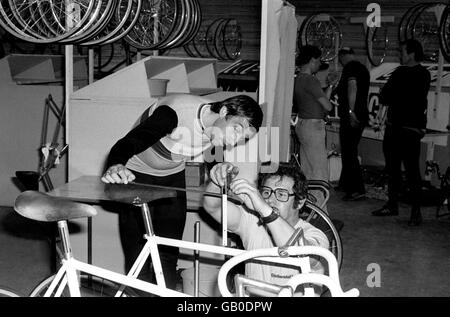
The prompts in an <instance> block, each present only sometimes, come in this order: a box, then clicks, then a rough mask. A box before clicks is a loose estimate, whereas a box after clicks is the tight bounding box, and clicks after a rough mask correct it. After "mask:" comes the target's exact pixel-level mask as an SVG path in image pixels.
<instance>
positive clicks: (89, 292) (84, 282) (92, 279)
mask: <svg viewBox="0 0 450 317" xmlns="http://www.w3.org/2000/svg"><path fill="white" fill-rule="evenodd" d="M54 278H55V275H52V276H50V277H48V278H46V279H45V280H43V281H42V282H41V283H40V284H39V285H38V286H36V287H35V288H34V289H33V290H32V291H31V293H30V297H43V296H44V295H45V292H46V291H47V290H48V288H49V286H50V284H51V283H52V281H53V279H54ZM79 283H80V293H81V297H113V296H114V295H115V294H116V293H117V291H118V290H119V288H120V285H119V284H117V283H115V282H112V281H109V280H106V279H103V278H100V277H98V276H92V275H87V274H85V273H82V274H81V275H80V279H79ZM51 296H54V294H51ZM61 297H70V293H69V289H68V287H67V285H66V287H65V289H64V290H63V292H62V294H61ZM122 297H138V295H137V293H136V292H135V291H134V290H133V289H131V288H129V287H127V288H125V290H124V292H123V294H122Z"/></svg>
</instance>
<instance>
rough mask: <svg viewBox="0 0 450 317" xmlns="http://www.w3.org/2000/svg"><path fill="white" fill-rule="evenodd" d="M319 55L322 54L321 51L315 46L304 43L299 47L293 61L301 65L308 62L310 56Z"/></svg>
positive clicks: (317, 56) (316, 56)
mask: <svg viewBox="0 0 450 317" xmlns="http://www.w3.org/2000/svg"><path fill="white" fill-rule="evenodd" d="M320 56H322V51H321V50H320V49H319V48H318V47H317V46H313V45H304V46H302V47H300V51H299V53H298V56H297V59H296V61H295V63H296V64H297V65H298V66H302V65H305V64H308V63H309V61H310V60H311V58H319V57H320Z"/></svg>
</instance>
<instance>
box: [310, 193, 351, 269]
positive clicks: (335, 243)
mask: <svg viewBox="0 0 450 317" xmlns="http://www.w3.org/2000/svg"><path fill="white" fill-rule="evenodd" d="M305 207H307V208H309V209H311V210H312V212H311V213H309V215H308V217H307V220H305V219H304V220H305V221H307V222H309V223H311V224H312V225H314V223H312V222H311V219H312V218H313V217H314V214H317V215H319V217H320V218H321V219H322V220H323V221H324V222H325V224H326V225H327V226H328V229H326V230H323V228H318V229H320V230H322V231H323V232H324V234H325V235H326V236H327V238H328V240H330V236H331V235H332V236H333V238H332V239H331V241H329V242H330V251H331V252H332V253H333V254H334V255H335V257H336V260H337V262H338V267H339V270H340V269H341V266H342V261H343V256H344V255H343V253H344V251H343V246H342V240H341V237H340V235H339V232H338V231H337V230H336V227H335V226H334V224H333V222H332V221H331V219H330V218H329V217H328V215H327V214H326V213H325V212H324V211H323V210H322V209H320V208H319V207H318V206H316V205H314V204H313V203H311V202H309V201H306V203H305ZM316 219H317V218H316ZM316 219H314V220H316ZM315 223H316V224H319V223H318V221H315Z"/></svg>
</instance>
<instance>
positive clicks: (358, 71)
mask: <svg viewBox="0 0 450 317" xmlns="http://www.w3.org/2000/svg"><path fill="white" fill-rule="evenodd" d="M338 56H339V62H340V63H341V64H342V65H343V66H344V68H343V69H342V75H341V79H340V80H339V85H338V86H337V89H336V92H337V95H338V100H339V107H338V115H339V118H340V125H339V142H340V145H341V155H342V172H341V177H340V179H339V187H340V188H341V189H342V190H343V191H344V192H345V196H344V197H343V198H342V199H343V200H346V201H351V200H357V199H361V198H364V196H365V193H366V190H365V188H364V182H363V177H362V171H361V166H360V164H359V160H358V144H359V141H360V140H361V136H362V133H363V131H364V128H365V126H366V125H367V122H368V121H369V111H368V109H367V95H368V93H369V84H370V74H369V71H368V70H367V68H366V66H364V65H363V64H361V63H360V62H359V61H357V60H356V59H355V55H354V52H353V49H351V48H342V49H341V50H340V51H339V55H338Z"/></svg>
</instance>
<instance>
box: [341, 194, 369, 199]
mask: <svg viewBox="0 0 450 317" xmlns="http://www.w3.org/2000/svg"><path fill="white" fill-rule="evenodd" d="M365 198H366V194H365V193H351V194H348V193H347V194H345V196H344V197H342V200H343V201H355V200H362V199H365Z"/></svg>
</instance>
